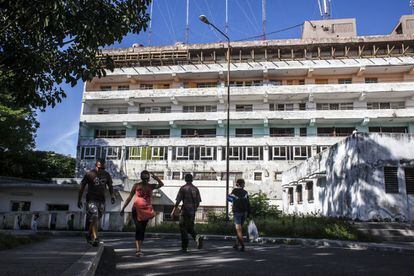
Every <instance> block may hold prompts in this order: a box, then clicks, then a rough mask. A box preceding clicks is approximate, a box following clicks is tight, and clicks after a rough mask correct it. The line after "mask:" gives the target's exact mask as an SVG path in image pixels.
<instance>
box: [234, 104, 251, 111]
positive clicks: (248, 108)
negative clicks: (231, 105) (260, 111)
mask: <svg viewBox="0 0 414 276" xmlns="http://www.w3.org/2000/svg"><path fill="white" fill-rule="evenodd" d="M236 111H253V105H252V104H245V105H241V104H237V105H236Z"/></svg>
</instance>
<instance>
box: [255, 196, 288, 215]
mask: <svg viewBox="0 0 414 276" xmlns="http://www.w3.org/2000/svg"><path fill="white" fill-rule="evenodd" d="M250 207H251V212H250V215H251V216H252V217H253V218H277V217H278V216H279V215H280V214H281V212H280V211H279V210H278V209H277V206H275V205H270V204H269V198H268V197H267V195H266V194H265V193H262V192H259V193H256V194H253V195H251V196H250Z"/></svg>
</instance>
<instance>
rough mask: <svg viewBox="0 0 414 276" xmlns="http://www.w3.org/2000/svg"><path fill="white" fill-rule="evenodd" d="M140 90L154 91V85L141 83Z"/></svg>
mask: <svg viewBox="0 0 414 276" xmlns="http://www.w3.org/2000/svg"><path fill="white" fill-rule="evenodd" d="M139 88H140V89H143V90H150V89H154V85H153V84H150V83H141V84H140V85H139Z"/></svg>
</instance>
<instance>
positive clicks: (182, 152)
mask: <svg viewBox="0 0 414 276" xmlns="http://www.w3.org/2000/svg"><path fill="white" fill-rule="evenodd" d="M175 150H176V158H177V160H188V159H189V158H190V156H189V154H188V147H176V148H175Z"/></svg>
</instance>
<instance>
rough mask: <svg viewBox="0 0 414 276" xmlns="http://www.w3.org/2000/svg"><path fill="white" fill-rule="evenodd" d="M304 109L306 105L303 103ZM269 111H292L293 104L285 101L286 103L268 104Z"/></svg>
mask: <svg viewBox="0 0 414 276" xmlns="http://www.w3.org/2000/svg"><path fill="white" fill-rule="evenodd" d="M305 109H306V105H305ZM269 110H270V111H293V110H294V104H293V103H287V104H270V105H269Z"/></svg>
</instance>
